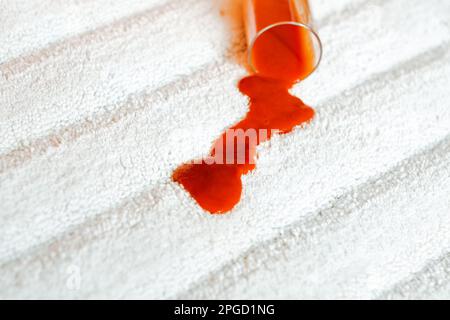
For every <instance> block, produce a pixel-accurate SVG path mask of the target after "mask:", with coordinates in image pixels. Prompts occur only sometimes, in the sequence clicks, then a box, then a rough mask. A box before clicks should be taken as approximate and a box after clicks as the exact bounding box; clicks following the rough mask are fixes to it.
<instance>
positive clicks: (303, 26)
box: [247, 21, 323, 81]
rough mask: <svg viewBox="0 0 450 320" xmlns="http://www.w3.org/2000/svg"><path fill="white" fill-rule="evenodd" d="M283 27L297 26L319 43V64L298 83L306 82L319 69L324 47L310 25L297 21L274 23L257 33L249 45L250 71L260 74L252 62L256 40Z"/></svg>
mask: <svg viewBox="0 0 450 320" xmlns="http://www.w3.org/2000/svg"><path fill="white" fill-rule="evenodd" d="M282 25H293V26H297V27H300V28H304V29H306V30H308V31H309V32H310V33H311V34H312V35H313V37H314V38H315V39H316V41H317V43H318V50H319V57H318V59H317V62H316V63H315V64H314V68H312V69H311V71H310V72H309V73H308V74H307V75H306V76H305V77H303V78H302V79H299V80H298V81H302V80H305V79H306V78H308V77H309V76H310V75H311V74H313V73H314V72H315V71H316V70H317V68H318V67H319V65H320V62H321V61H322V54H323V46H322V40H320V37H319V35H318V34H317V32H316V31H314V29H313V28H312V27H311V26H309V25H307V24H304V23H301V22H295V21H281V22H277V23H273V24H271V25H268V26H267V27H265V28H263V29H261V30H259V31H258V32H257V33H256V35H255V36H254V37H253V39H252V41H251V42H250V45H249V47H248V53H247V60H248V64H249V66H250V69H251V70H252V72H254V73H257V72H258V71H257V70H256V68H255V67H254V65H253V62H252V51H253V47H254V45H255V42H256V40H258V38H259V37H260V36H261V35H262V34H263V33H265V32H266V31H268V30H270V29H273V28H276V27H279V26H282Z"/></svg>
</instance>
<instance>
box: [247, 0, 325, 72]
mask: <svg viewBox="0 0 450 320" xmlns="http://www.w3.org/2000/svg"><path fill="white" fill-rule="evenodd" d="M243 1H244V2H243V5H244V10H243V13H244V19H245V28H246V36H247V44H248V63H249V65H250V67H251V68H252V70H253V71H254V72H256V73H258V74H260V75H263V76H267V77H271V78H281V79H286V80H290V81H300V80H303V79H305V78H307V77H308V76H309V75H310V74H311V73H313V72H314V70H316V68H317V67H318V65H319V63H320V60H321V58H322V43H321V41H320V38H319V36H318V35H317V33H316V32H315V31H314V29H313V25H312V16H311V10H310V7H309V3H308V0H243Z"/></svg>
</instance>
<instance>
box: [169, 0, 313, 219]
mask: <svg viewBox="0 0 450 320" xmlns="http://www.w3.org/2000/svg"><path fill="white" fill-rule="evenodd" d="M258 2H260V3H261V4H262V5H261V8H260V12H259V16H260V17H262V19H263V18H264V12H266V14H267V15H271V14H272V15H273V14H276V15H278V16H277V19H280V17H279V16H282V15H283V14H290V13H289V10H287V8H285V7H283V6H280V7H279V8H278V9H276V10H275V11H274V9H273V8H272V9H271V11H270V10H269V11H264V10H266V9H267V8H265V6H264V5H265V4H267V1H254V3H255V4H256V5H257V4H258ZM272 3H273V2H272ZM283 3H288V2H283ZM267 10H268V9H267ZM277 10H278V11H277ZM287 18H288V17H286V19H285V20H289V19H287ZM281 20H282V19H281ZM273 48H275V49H276V50H273ZM274 52H276V54H274ZM252 57H253V61H254V64H255V67H256V68H257V69H258V70H259V71H260V73H259V74H256V75H253V76H249V77H246V78H244V79H242V80H241V81H240V82H239V90H240V91H241V92H242V93H243V94H245V95H247V96H248V97H249V99H250V103H249V111H248V113H247V115H246V116H245V118H244V119H243V120H241V121H240V122H239V123H237V124H235V125H234V126H233V127H231V128H230V129H232V130H234V131H227V132H226V133H224V134H223V135H222V137H221V138H220V139H218V140H217V141H216V142H215V143H214V145H213V148H212V151H211V153H210V156H211V158H208V159H204V160H203V161H201V163H198V164H194V163H192V164H185V165H182V166H180V167H179V168H178V169H176V170H175V171H174V173H173V176H172V178H173V180H174V181H176V182H178V183H180V184H181V185H182V186H183V187H184V189H185V190H186V191H188V192H189V193H190V195H191V196H192V197H193V198H194V199H195V200H196V201H197V203H198V204H199V205H200V206H201V207H202V208H203V209H205V210H207V211H209V212H211V213H225V212H227V211H230V210H231V209H232V208H233V207H234V206H235V205H236V204H237V203H239V200H240V198H241V193H242V182H241V176H242V175H243V174H246V173H248V172H249V171H252V170H254V169H255V163H254V161H255V159H256V147H257V146H258V144H260V143H262V142H264V141H266V140H268V139H270V138H271V136H272V135H273V131H274V130H275V131H277V132H279V133H288V132H290V131H292V129H293V128H294V127H296V126H298V125H300V124H302V123H305V122H308V121H310V120H311V119H312V118H313V117H314V110H313V109H311V108H310V107H308V106H306V105H305V104H304V103H303V102H302V101H301V100H300V99H299V98H297V97H294V96H292V95H291V94H290V93H289V89H290V88H291V87H292V86H293V85H294V83H295V82H296V81H297V80H298V79H302V78H304V77H305V76H306V75H307V74H309V72H310V71H311V70H312V68H313V65H314V53H313V51H312V49H311V39H310V36H309V35H308V34H306V31H305V30H303V29H301V28H299V27H296V26H291V25H285V26H282V27H280V28H277V29H271V30H269V31H266V33H264V34H263V35H262V36H261V37H260V39H259V40H258V41H257V42H256V43H255V45H254V47H253V51H252ZM236 132H241V133H244V138H243V139H239V138H238V137H237V136H235V135H233V134H234V133H236ZM261 132H266V134H265V135H264V134H260V133H261ZM248 133H256V135H251V134H248ZM230 146H231V149H230ZM238 150H241V151H242V150H244V151H245V152H244V153H243V155H244V156H242V152H238ZM213 160H216V161H215V163H212V162H213Z"/></svg>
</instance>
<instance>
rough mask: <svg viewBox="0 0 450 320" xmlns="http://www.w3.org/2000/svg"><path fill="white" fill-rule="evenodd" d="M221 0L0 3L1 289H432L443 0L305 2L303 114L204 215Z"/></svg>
mask: <svg viewBox="0 0 450 320" xmlns="http://www.w3.org/2000/svg"><path fill="white" fill-rule="evenodd" d="M237 2H238V0H236V1H233V0H227V1H226V3H224V2H223V1H222V2H221V1H219V0H146V1H144V0H128V1H112V0H93V1H87V0H77V1H75V0H64V1H63V0H41V1H28V0H20V1H18V0H3V1H1V2H0V43H1V44H2V45H1V46H0V137H2V139H1V140H0V219H1V220H0V221H1V224H0V298H213V299H214V298H367V299H374V298H422V299H426V298H450V236H449V233H450V197H449V195H450V89H449V88H450V22H449V21H450V1H447V0H430V1H421V0H345V1H342V0H339V1H330V0H311V4H312V6H313V9H314V13H315V17H316V22H317V26H318V31H319V33H320V35H321V38H322V41H323V42H324V46H325V48H324V49H325V51H324V60H323V63H322V65H321V66H320V68H319V70H318V71H317V73H316V74H314V75H313V76H312V77H310V78H309V79H308V80H307V81H305V82H304V83H302V84H301V85H299V86H297V87H296V88H295V90H294V92H295V93H296V94H297V95H298V96H300V97H301V98H302V99H304V100H305V102H307V103H309V104H310V105H311V106H313V107H315V109H316V110H317V112H318V116H317V118H316V119H315V120H314V122H313V123H312V124H311V125H308V126H306V127H304V128H298V129H297V130H295V131H294V132H293V133H292V134H289V135H285V136H282V137H277V138H276V139H274V140H272V142H271V143H270V145H269V144H266V145H264V146H262V147H261V148H260V152H259V154H260V158H259V162H258V167H257V169H256V170H255V171H254V172H253V173H251V174H249V175H248V176H245V177H244V180H243V181H244V193H243V197H242V200H241V202H240V204H239V205H238V206H237V207H236V208H235V210H233V212H232V213H231V214H228V215H223V216H210V215H208V214H206V213H205V212H203V211H202V210H201V209H200V208H199V207H198V206H197V205H196V204H195V203H194V201H193V200H192V199H191V198H190V197H189V196H188V195H187V193H186V192H184V191H183V190H182V189H181V188H180V187H179V186H178V185H177V184H174V183H173V182H171V180H170V174H171V172H172V170H173V169H174V168H175V167H177V166H178V165H179V164H181V163H183V162H184V161H187V160H190V159H193V158H197V157H198V156H200V155H201V154H202V153H204V152H207V151H208V150H209V148H210V145H211V143H212V141H214V139H215V138H217V137H218V136H219V134H220V133H221V132H222V131H223V130H224V129H225V128H226V127H228V126H229V125H231V124H233V123H234V122H236V121H237V120H238V119H239V118H240V117H242V116H243V115H244V114H245V112H246V106H247V104H246V99H245V97H244V96H242V95H241V94H240V93H239V92H238V90H237V88H236V83H237V81H238V80H239V79H240V77H242V76H244V75H245V74H246V70H245V69H244V67H243V66H242V61H243V59H244V49H245V46H244V41H243V35H242V25H241V21H240V20H239V19H236V15H237V11H238V7H239V6H238V4H237ZM221 12H222V15H221Z"/></svg>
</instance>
